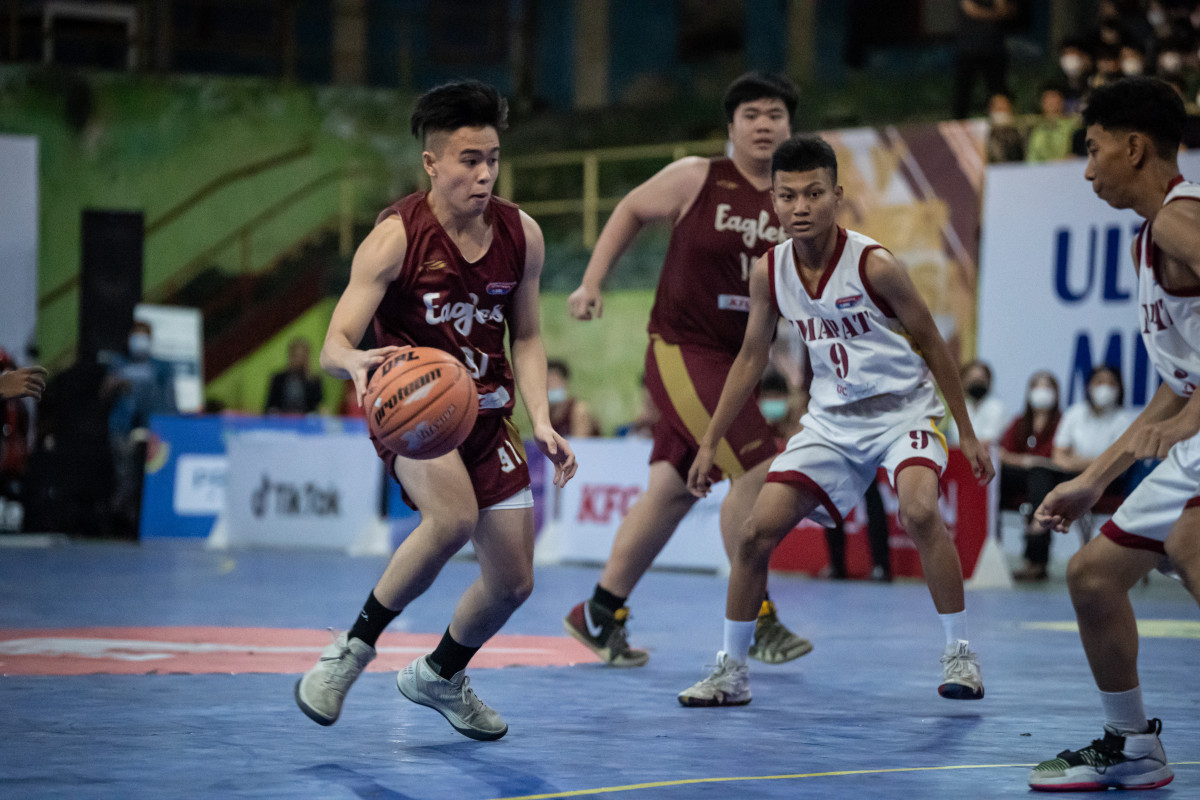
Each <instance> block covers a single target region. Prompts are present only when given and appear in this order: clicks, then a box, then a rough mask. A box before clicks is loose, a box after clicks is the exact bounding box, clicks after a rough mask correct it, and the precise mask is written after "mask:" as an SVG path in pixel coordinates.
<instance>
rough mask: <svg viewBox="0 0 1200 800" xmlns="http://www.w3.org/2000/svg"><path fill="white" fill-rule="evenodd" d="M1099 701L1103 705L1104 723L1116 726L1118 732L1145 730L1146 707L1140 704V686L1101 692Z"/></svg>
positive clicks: (1143, 731) (1140, 731)
mask: <svg viewBox="0 0 1200 800" xmlns="http://www.w3.org/2000/svg"><path fill="white" fill-rule="evenodd" d="M1100 703H1101V705H1103V706H1104V724H1105V725H1108V726H1109V727H1111V728H1116V729H1117V732H1118V733H1145V732H1146V709H1145V707H1144V706H1142V687H1141V686H1135V687H1134V688H1132V689H1130V690H1129V691H1126V692H1101V693H1100Z"/></svg>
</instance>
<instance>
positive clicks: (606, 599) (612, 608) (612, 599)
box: [592, 583, 629, 614]
mask: <svg viewBox="0 0 1200 800" xmlns="http://www.w3.org/2000/svg"><path fill="white" fill-rule="evenodd" d="M628 599H629V598H627V597H617V596H616V595H615V594H613V593H612V592H610V591H609V590H608V589H605V588H604V587H603V586H601V585H600V584H598V583H597V584H596V591H595V592H593V593H592V602H593V603H595V604H596V605H598V606H600V607H601V608H603V609H607V610H608V612H609V613H610V614H615V613H617V611H618V610H619V609H620V608H621V606H623V605H625V601H626V600H628Z"/></svg>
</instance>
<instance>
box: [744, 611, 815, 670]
mask: <svg viewBox="0 0 1200 800" xmlns="http://www.w3.org/2000/svg"><path fill="white" fill-rule="evenodd" d="M812 649H813V646H812V642H810V641H809V640H808V639H802V638H800V637H799V636H797V635H796V634H794V633H792V632H791V631H789V630H788V629H787V628H786V627H784V624H783V623H782V622H780V621H779V615H778V614H776V613H775V604H774V603H772V602H771V601H770V600H763V604H762V608H760V609H759V611H758V621H757V622H756V623H755V625H754V643H753V644H751V645H750V657H751V658H753V659H756V660H758V661H761V662H763V663H764V664H782V663H784V662H785V661H792V660H793V659H797V658H799V657H800V656H802V655H806V654H807V653H810V652H812Z"/></svg>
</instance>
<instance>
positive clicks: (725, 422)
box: [687, 255, 779, 497]
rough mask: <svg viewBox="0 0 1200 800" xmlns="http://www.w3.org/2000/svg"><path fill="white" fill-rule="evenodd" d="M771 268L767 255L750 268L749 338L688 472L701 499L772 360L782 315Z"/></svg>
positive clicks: (690, 486) (744, 341) (747, 324)
mask: <svg viewBox="0 0 1200 800" xmlns="http://www.w3.org/2000/svg"><path fill="white" fill-rule="evenodd" d="M768 269H769V266H768V264H767V257H766V256H765V255H763V256H759V257H758V258H757V259H755V261H754V265H753V266H752V267H751V269H750V317H749V319H748V320H747V322H746V336H745V338H744V339H743V340H742V347H741V349H740V350H738V354H737V358H735V359H734V361H733V366H732V367H730V369H729V375H728V377H726V378H725V386H724V388H722V389H721V399H720V400H718V401H717V408H716V410H715V411H713V415H712V419H711V420H709V423H708V428H707V430H705V432H704V436H703V437H701V439H700V441H699V449H698V450H697V452H696V458H695V459H694V460H693V461H692V467H691V469H689V470H688V481H687V482H688V489H689V490H690V491H691V492H692V494H694V495H696V496H697V497H703V496H704V495H706V494H708V492H709V489H711V488H712V481H711V480H710V478H709V474H708V473H709V471H710V470H711V469H712V465H713V458H714V454H715V452H716V447H717V443H718V442H720V441H721V439H722V438H723V437H724V436H725V432H726V431H727V430H729V426H730V425H731V424H733V419H734V417H735V416H736V415H737V413H738V411H740V410H741V409H742V407H743V406H745V405H746V400H747V399H748V398H749V397H750V393H751V392H752V391H754V387H755V386H757V385H758V382H759V380H760V379H761V378H762V374H763V370H764V369H766V366H767V360H768V359H769V358H770V353H771V340H772V338H773V337H774V335H775V323H776V321H777V320H778V319H779V312H778V311H777V310H776V308H775V303H774V301H773V300H772V299H771V287H770V278H769V276H768V274H767V270H768Z"/></svg>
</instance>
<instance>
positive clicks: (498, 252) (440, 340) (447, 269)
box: [374, 192, 525, 416]
mask: <svg viewBox="0 0 1200 800" xmlns="http://www.w3.org/2000/svg"><path fill="white" fill-rule="evenodd" d="M426 195H427V193H426V192H417V193H416V194H411V195H409V196H408V197H405V198H404V199H403V200H399V201H397V202H396V203H393V204H392V205H390V206H388V207H387V208H385V209H384V210H383V211H382V212H381V213H380V214H379V217H378V219H376V220H375V224H376V225H378V224H379V223H380V222H382V221H383V220H385V219H387V218H388V217H390V216H392V215H393V214H397V215H399V217H400V219H401V220H402V221H403V222H404V230H405V234H406V236H407V239H408V250H407V252H406V253H405V256H404V264H403V266H402V267H401V269H400V274H399V275H398V276H397V277H396V279H395V280H394V281H392V283H391V284H390V285H389V286H388V288H387V292H386V293H385V294H384V296H383V300H382V301H381V302H380V303H379V308H377V309H376V310H375V320H374V324H375V337H376V339H377V340H378V343H379V345H378V346H380V347H384V346H387V345H398V346H404V345H413V346H418V347H436V348H437V349H439V350H445V351H446V352H447V353H450V354H452V355H453V356H454V357H455V358H457V359H458V360H459V361H461V362H463V364H465V365H466V366H467V369H468V370H469V371H470V372H471V376H472V377H474V378H475V383H476V384H477V385H478V388H479V413H480V414H481V415H504V416H507V415H509V414H511V413H512V408H513V395H514V390H513V373H512V367H511V366H510V365H509V363H508V356H507V355H506V354H505V350H504V344H505V340H506V339H507V336H508V332H507V320H508V317H509V314H510V313H511V310H512V297H513V292H514V291H515V290H516V288H517V285H518V284H519V283H520V282H521V278H522V276H523V275H524V273H525V231H524V229H523V228H522V227H521V216H520V212H519V211H518V209H517V206H515V205H514V204H512V203H510V202H508V201H507V200H502V199H500V198H498V197H493V198H491V200H490V201H489V203H488V208H487V211H486V212H485V213H486V214H487V218H488V221H489V223H490V224H491V226H492V243H491V245H490V246H489V247H488V249H487V252H486V253H484V255H483V256H482V257H480V258H479V260H478V261H475V262H468V261H467V260H466V259H465V258H463V256H462V253H460V252H459V250H458V246H457V245H455V244H454V241H453V240H452V239H451V238H450V236H449V235H448V234H447V233H446V231H445V229H444V228H443V227H442V225H441V223H440V222H438V220H437V217H435V216H434V214H433V211H432V210H431V209H430V208H429V203H428V201H427V199H426Z"/></svg>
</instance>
